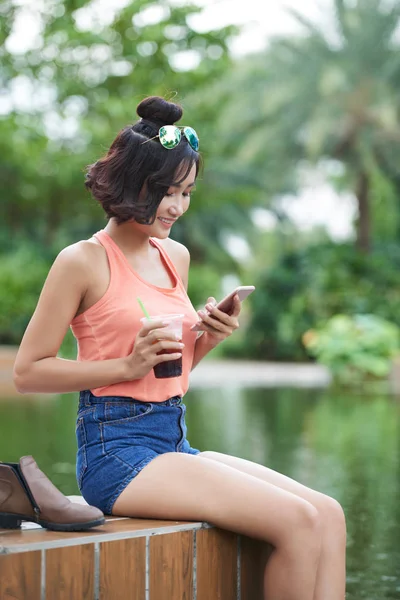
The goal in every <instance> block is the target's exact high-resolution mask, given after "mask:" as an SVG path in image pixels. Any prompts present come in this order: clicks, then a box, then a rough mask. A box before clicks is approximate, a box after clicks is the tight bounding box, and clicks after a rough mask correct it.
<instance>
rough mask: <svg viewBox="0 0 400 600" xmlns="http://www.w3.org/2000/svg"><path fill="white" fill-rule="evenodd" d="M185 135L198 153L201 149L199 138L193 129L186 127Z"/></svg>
mask: <svg viewBox="0 0 400 600" xmlns="http://www.w3.org/2000/svg"><path fill="white" fill-rule="evenodd" d="M183 133H184V135H185V137H186V139H187V141H188V142H189V144H190V145H191V146H192V148H193V150H196V152H197V151H198V149H199V136H198V135H197V133H196V132H195V130H194V129H193V127H185V128H184V129H183Z"/></svg>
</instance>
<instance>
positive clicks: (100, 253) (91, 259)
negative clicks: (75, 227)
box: [54, 240, 105, 274]
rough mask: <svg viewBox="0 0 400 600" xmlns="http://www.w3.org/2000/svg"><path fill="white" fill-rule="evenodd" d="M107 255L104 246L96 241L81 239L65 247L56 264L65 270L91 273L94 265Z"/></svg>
mask: <svg viewBox="0 0 400 600" xmlns="http://www.w3.org/2000/svg"><path fill="white" fill-rule="evenodd" d="M104 255H105V250H104V248H103V246H102V245H101V244H99V243H97V242H96V241H92V240H81V241H79V242H75V243H74V244H71V245H69V246H66V247H65V248H63V250H61V251H60V253H59V254H58V256H57V258H56V260H55V263H54V264H55V265H56V264H57V265H59V266H60V268H62V269H64V270H76V269H78V272H83V271H84V272H85V274H87V273H89V272H90V271H91V270H93V265H94V264H95V263H96V262H97V261H99V260H101V259H102V258H103V257H104Z"/></svg>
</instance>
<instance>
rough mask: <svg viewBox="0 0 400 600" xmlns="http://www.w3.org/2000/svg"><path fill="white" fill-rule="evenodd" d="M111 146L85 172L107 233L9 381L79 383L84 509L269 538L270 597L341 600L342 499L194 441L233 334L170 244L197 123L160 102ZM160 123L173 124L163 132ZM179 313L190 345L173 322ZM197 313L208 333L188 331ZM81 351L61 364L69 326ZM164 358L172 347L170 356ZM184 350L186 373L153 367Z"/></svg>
mask: <svg viewBox="0 0 400 600" xmlns="http://www.w3.org/2000/svg"><path fill="white" fill-rule="evenodd" d="M137 113H138V115H139V117H141V118H140V119H139V120H138V121H137V122H136V123H135V124H134V125H133V126H128V127H126V128H124V129H123V130H122V131H121V132H120V133H119V134H118V135H117V137H116V139H115V140H114V142H113V143H112V145H111V147H110V149H109V151H108V152H107V154H106V155H105V156H104V157H103V158H102V159H100V160H99V161H98V162H96V163H95V164H93V165H91V166H90V167H89V168H88V173H87V180H86V185H87V187H88V188H89V189H90V190H91V192H92V194H93V196H94V198H95V199H96V200H97V201H98V202H100V204H101V205H102V207H103V209H104V211H105V213H106V215H107V217H108V223H107V225H106V227H105V228H104V229H103V230H101V231H99V232H97V233H96V234H95V235H94V236H93V237H92V238H90V239H89V240H83V241H80V242H78V243H76V244H73V245H71V246H68V247H67V248H65V249H64V250H62V252H60V254H59V255H58V257H57V258H56V260H55V262H54V264H53V266H52V268H51V270H50V272H49V275H48V277H47V279H46V282H45V285H44V287H43V290H42V293H41V296H40V299H39V302H38V305H37V308H36V310H35V313H34V315H33V317H32V319H31V321H30V323H29V325H28V327H27V330H26V332H25V335H24V338H23V340H22V343H21V346H20V349H19V352H18V356H17V360H16V364H15V383H16V386H17V388H18V389H19V391H21V392H56V393H57V392H58V393H62V392H72V391H76V390H77V391H80V402H79V411H78V420H77V439H78V457H77V478H78V484H79V487H80V489H81V492H82V494H83V496H84V497H85V499H86V500H87V501H88V502H89V504H93V505H95V506H97V507H99V508H101V509H102V510H103V511H104V512H105V513H109V514H113V515H124V516H132V517H142V518H159V519H172V520H194V521H208V522H210V523H212V524H214V525H216V526H218V527H221V528H225V529H228V530H231V531H235V532H237V533H240V534H245V535H248V536H250V537H255V538H261V539H263V540H266V541H268V542H270V543H271V544H273V546H274V548H275V550H274V552H273V554H272V555H271V558H270V560H269V561H268V564H267V567H266V572H265V597H266V598H268V599H271V600H272V599H273V600H343V598H344V595H345V544H346V539H345V538H346V534H345V522H344V516H343V511H342V509H341V508H340V506H339V504H338V503H337V502H336V501H335V500H333V499H331V498H329V497H326V496H324V495H322V494H320V493H318V492H315V491H313V490H311V489H308V488H306V487H304V486H302V485H300V484H299V483H297V482H295V481H293V480H291V479H289V478H287V477H285V476H283V475H280V474H279V473H276V472H274V471H272V470H270V469H268V468H266V467H264V466H261V465H258V464H254V463H251V462H249V461H247V460H243V459H240V458H236V457H233V456H227V455H224V454H220V453H218V452H213V451H205V452H200V451H199V450H196V449H194V448H191V447H190V444H189V442H188V441H187V439H186V426H185V421H184V415H185V405H184V404H183V403H182V396H183V395H184V394H185V393H186V391H187V388H188V376H189V372H190V370H191V369H192V368H194V367H195V366H196V365H197V364H198V362H199V361H200V360H201V359H202V358H203V357H204V356H205V355H206V354H207V353H208V352H209V351H210V350H212V349H213V348H214V347H215V346H216V345H217V344H219V343H221V342H222V341H223V340H224V339H225V338H227V337H228V336H230V335H231V334H232V333H233V332H234V331H235V329H237V328H238V326H239V323H238V317H239V313H240V301H239V299H238V297H237V296H236V297H235V299H234V306H233V311H232V314H231V315H230V316H228V315H226V314H225V313H222V312H220V311H219V310H218V309H217V308H216V306H215V301H214V299H213V298H209V299H208V302H207V305H206V309H207V310H206V311H199V313H198V314H197V313H196V311H195V310H194V308H193V306H192V304H191V302H190V300H189V298H188V296H187V293H186V289H187V281H188V270H189V253H188V251H187V249H186V248H185V247H184V246H182V245H181V244H179V243H177V242H175V241H173V240H171V239H169V232H170V229H171V227H172V225H173V223H174V222H175V221H176V220H177V219H178V218H180V217H182V216H183V215H184V213H185V212H186V211H187V210H188V208H189V204H190V194H191V191H192V190H193V188H194V185H195V181H196V177H197V174H198V169H199V154H198V138H197V135H196V133H195V131H194V130H192V129H191V128H184V129H183V130H181V129H179V128H177V127H173V124H174V123H176V122H177V121H179V120H180V118H181V116H182V109H181V107H180V106H178V105H176V104H173V103H169V102H166V101H165V100H163V99H162V98H158V97H152V98H147V99H145V100H143V101H142V102H141V103H140V104H139V106H138V108H137ZM165 126H167V127H166V128H165ZM138 296H139V297H140V298H141V299H142V300H143V302H144V305H145V306H146V308H147V309H148V311H149V312H150V313H152V314H153V315H163V314H164V315H165V314H168V313H182V314H184V326H183V339H182V341H181V340H180V339H177V338H176V336H175V335H174V334H173V332H171V331H169V330H168V328H167V326H166V325H167V324H168V319H162V318H161V319H155V320H154V319H152V320H151V321H145V323H144V325H143V326H142V325H141V322H140V318H141V317H142V316H143V314H142V312H141V309H140V306H139V304H138V302H137V297H138ZM199 317H200V319H201V321H202V326H201V327H202V330H203V334H202V335H200V336H199V337H197V334H196V333H195V332H193V331H191V326H192V325H194V324H195V323H196V322H197V321H198V320H199ZM69 326H71V328H72V331H73V333H74V335H75V337H76V338H77V341H78V359H77V361H73V360H63V359H60V358H57V352H58V350H59V348H60V345H61V342H62V340H63V338H64V336H65V334H66V331H67V329H68V327H69ZM166 352H168V354H167V353H166ZM180 358H182V363H183V371H182V375H181V376H177V377H171V378H168V379H158V378H156V377H155V375H154V371H153V367H154V366H155V365H157V364H160V363H163V362H166V361H171V360H179V359H180Z"/></svg>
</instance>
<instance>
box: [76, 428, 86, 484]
mask: <svg viewBox="0 0 400 600" xmlns="http://www.w3.org/2000/svg"><path fill="white" fill-rule="evenodd" d="M76 440H77V443H78V452H77V455H76V479H77V482H78V487H79V489H81V487H82V481H83V477H84V475H85V473H86V470H87V455H86V444H87V440H86V430H85V423H84V419H83V417H81V418H79V419H78V420H77V423H76Z"/></svg>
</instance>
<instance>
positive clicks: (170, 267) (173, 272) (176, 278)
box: [150, 238, 186, 293]
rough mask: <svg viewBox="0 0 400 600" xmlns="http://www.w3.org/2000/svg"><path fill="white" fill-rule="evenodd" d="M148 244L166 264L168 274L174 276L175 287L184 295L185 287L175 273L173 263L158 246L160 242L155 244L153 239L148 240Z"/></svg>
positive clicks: (175, 269)
mask: <svg viewBox="0 0 400 600" xmlns="http://www.w3.org/2000/svg"><path fill="white" fill-rule="evenodd" d="M150 243H151V244H153V246H155V247H156V248H157V249H158V251H159V253H160V254H161V257H162V259H163V260H164V262H165V263H166V265H167V267H168V269H169V270H170V272H171V273H172V275H173V276H174V279H175V281H176V282H177V287H179V288H180V289H181V290H182V289H183V291H184V292H185V293H186V290H185V286H184V283H183V281H182V278H181V276H180V275H179V273H178V271H177V268H176V267H175V265H174V263H173V262H172V260H171V259H170V257H169V255H168V254H167V252H166V250H165V248H163V247H162V245H161V244H160V242H157V241H156V240H155V239H154V238H150Z"/></svg>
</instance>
